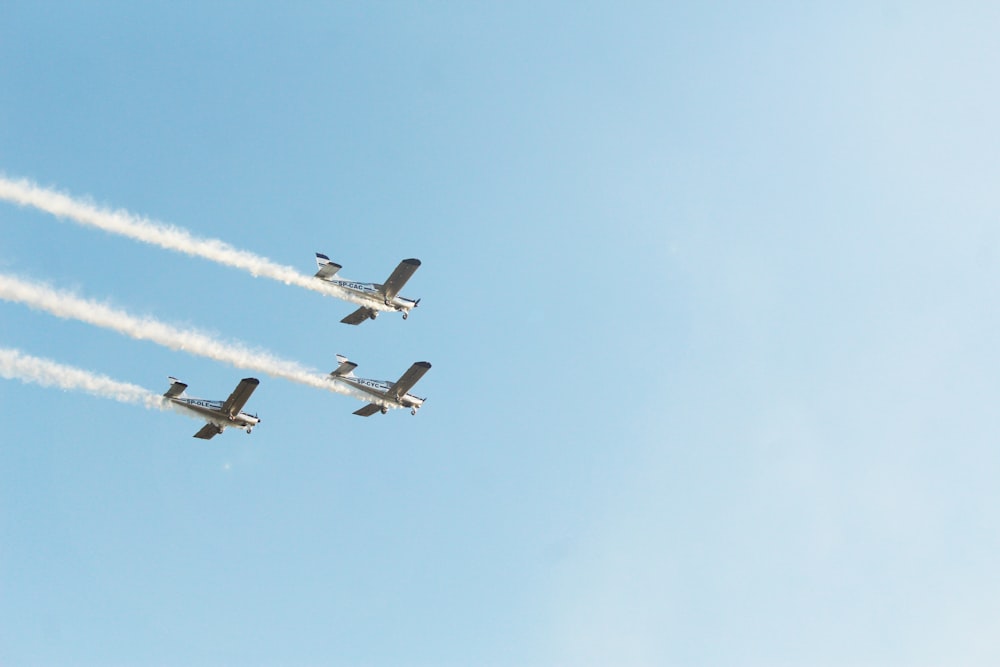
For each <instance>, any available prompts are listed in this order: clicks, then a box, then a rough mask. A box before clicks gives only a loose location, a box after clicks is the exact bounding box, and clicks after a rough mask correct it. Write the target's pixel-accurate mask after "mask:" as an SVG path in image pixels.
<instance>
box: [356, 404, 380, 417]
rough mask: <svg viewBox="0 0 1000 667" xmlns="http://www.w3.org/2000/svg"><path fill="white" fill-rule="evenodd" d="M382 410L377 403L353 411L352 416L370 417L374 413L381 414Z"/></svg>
mask: <svg viewBox="0 0 1000 667" xmlns="http://www.w3.org/2000/svg"><path fill="white" fill-rule="evenodd" d="M381 411H382V408H381V406H379V405H378V404H377V403H369V404H368V405H366V406H365V407H363V408H358V409H357V410H355V411H354V414H356V415H358V416H359V417H371V416H372V415H373V414H375V413H376V412H381Z"/></svg>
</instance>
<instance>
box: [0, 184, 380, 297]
mask: <svg viewBox="0 0 1000 667" xmlns="http://www.w3.org/2000/svg"><path fill="white" fill-rule="evenodd" d="M0 199H3V200H5V201H9V202H12V203H14V204H19V205H21V206H33V207H35V208H37V209H40V210H42V211H45V212H47V213H51V214H52V215H55V216H57V217H60V218H66V219H69V220H73V221H75V222H78V223H80V224H82V225H89V226H91V227H97V228H99V229H103V230H104V231H107V232H111V233H113V234H120V235H122V236H127V237H129V238H132V239H135V240H137V241H142V242H143V243H149V244H151V245H156V246H160V247H161V248H167V249H169V250H176V251H178V252H182V253H185V254H187V255H192V256H194V257H201V258H204V259H208V260H211V261H213V262H217V263H219V264H225V265H226V266H232V267H234V268H237V269H242V270H244V271H248V272H249V273H251V274H252V275H254V276H263V277H265V278H272V279H274V280H278V281H281V282H283V283H285V284H286V285H296V286H298V287H304V288H305V289H308V290H312V291H314V292H320V293H322V294H327V295H329V296H333V297H336V298H338V299H343V300H344V301H350V302H352V303H356V304H360V305H365V304H366V302H365V301H364V300H363V299H360V298H358V297H356V296H354V295H353V294H351V293H350V292H348V291H347V290H344V289H341V288H339V287H337V286H336V285H332V284H330V283H328V282H324V281H322V280H317V279H316V278H314V277H313V276H307V275H303V274H301V273H299V272H298V271H296V270H295V269H294V268H292V267H290V266H284V265H282V264H277V263H275V262H272V261H271V260H269V259H267V258H266V257H261V256H260V255H255V254H254V253H251V252H247V251H245V250H239V249H238V248H234V247H233V246H231V245H229V244H228V243H225V242H224V241H219V240H217V239H202V238H198V237H196V236H192V235H191V233H190V232H188V231H187V230H184V229H181V228H179V227H174V226H172V225H167V224H164V223H162V222H157V221H155V220H150V219H149V218H144V217H141V216H137V215H134V214H132V213H129V212H128V211H124V210H117V211H112V210H110V209H106V208H101V207H99V206H96V205H94V204H92V203H90V202H87V201H81V200H78V199H73V198H72V197H70V196H69V195H65V194H63V193H61V192H58V191H56V190H52V189H48V188H43V187H41V186H39V185H36V184H35V183H32V182H31V181H28V180H26V179H19V180H11V179H8V178H6V177H4V176H0Z"/></svg>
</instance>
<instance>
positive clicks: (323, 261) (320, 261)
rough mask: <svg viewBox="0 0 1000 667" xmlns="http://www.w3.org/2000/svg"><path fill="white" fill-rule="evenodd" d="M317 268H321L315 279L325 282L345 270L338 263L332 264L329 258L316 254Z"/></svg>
mask: <svg viewBox="0 0 1000 667" xmlns="http://www.w3.org/2000/svg"><path fill="white" fill-rule="evenodd" d="M316 266H317V267H319V271H317V272H316V276H315V277H316V278H322V279H323V280H329V279H330V278H332V277H334V276H335V275H336V274H337V271H340V270H341V269H342V268H344V267H342V266H341V265H340V264H337V263H336V262H331V261H330V258H329V257H327V256H326V255H323V254H321V253H316Z"/></svg>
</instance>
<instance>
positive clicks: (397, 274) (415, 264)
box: [380, 259, 420, 301]
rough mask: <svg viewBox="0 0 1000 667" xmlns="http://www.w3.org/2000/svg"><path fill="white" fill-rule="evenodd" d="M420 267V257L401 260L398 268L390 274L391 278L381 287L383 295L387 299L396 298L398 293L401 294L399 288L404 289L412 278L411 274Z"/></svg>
mask: <svg viewBox="0 0 1000 667" xmlns="http://www.w3.org/2000/svg"><path fill="white" fill-rule="evenodd" d="M418 268H420V260H419V259H404V260H403V261H402V262H400V263H399V266H397V267H396V270H395V271H393V272H392V275H391V276H389V279H388V280H386V281H385V284H383V285H382V287H381V288H380V291H381V292H382V296H383V297H385V299H386V300H387V301H391V300H392V299H394V298H396V295H397V294H399V290H401V289H403V285H405V284H406V281H407V280H409V279H410V276H412V275H413V272H414V271H416V270H417V269H418Z"/></svg>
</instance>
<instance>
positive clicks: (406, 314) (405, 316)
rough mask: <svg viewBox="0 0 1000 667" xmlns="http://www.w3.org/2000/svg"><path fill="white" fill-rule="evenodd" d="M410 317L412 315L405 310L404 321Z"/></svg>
mask: <svg viewBox="0 0 1000 667" xmlns="http://www.w3.org/2000/svg"><path fill="white" fill-rule="evenodd" d="M409 316H410V314H409V313H408V312H406V311H405V310H404V311H403V319H404V320H405V319H406V318H407V317H409Z"/></svg>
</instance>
